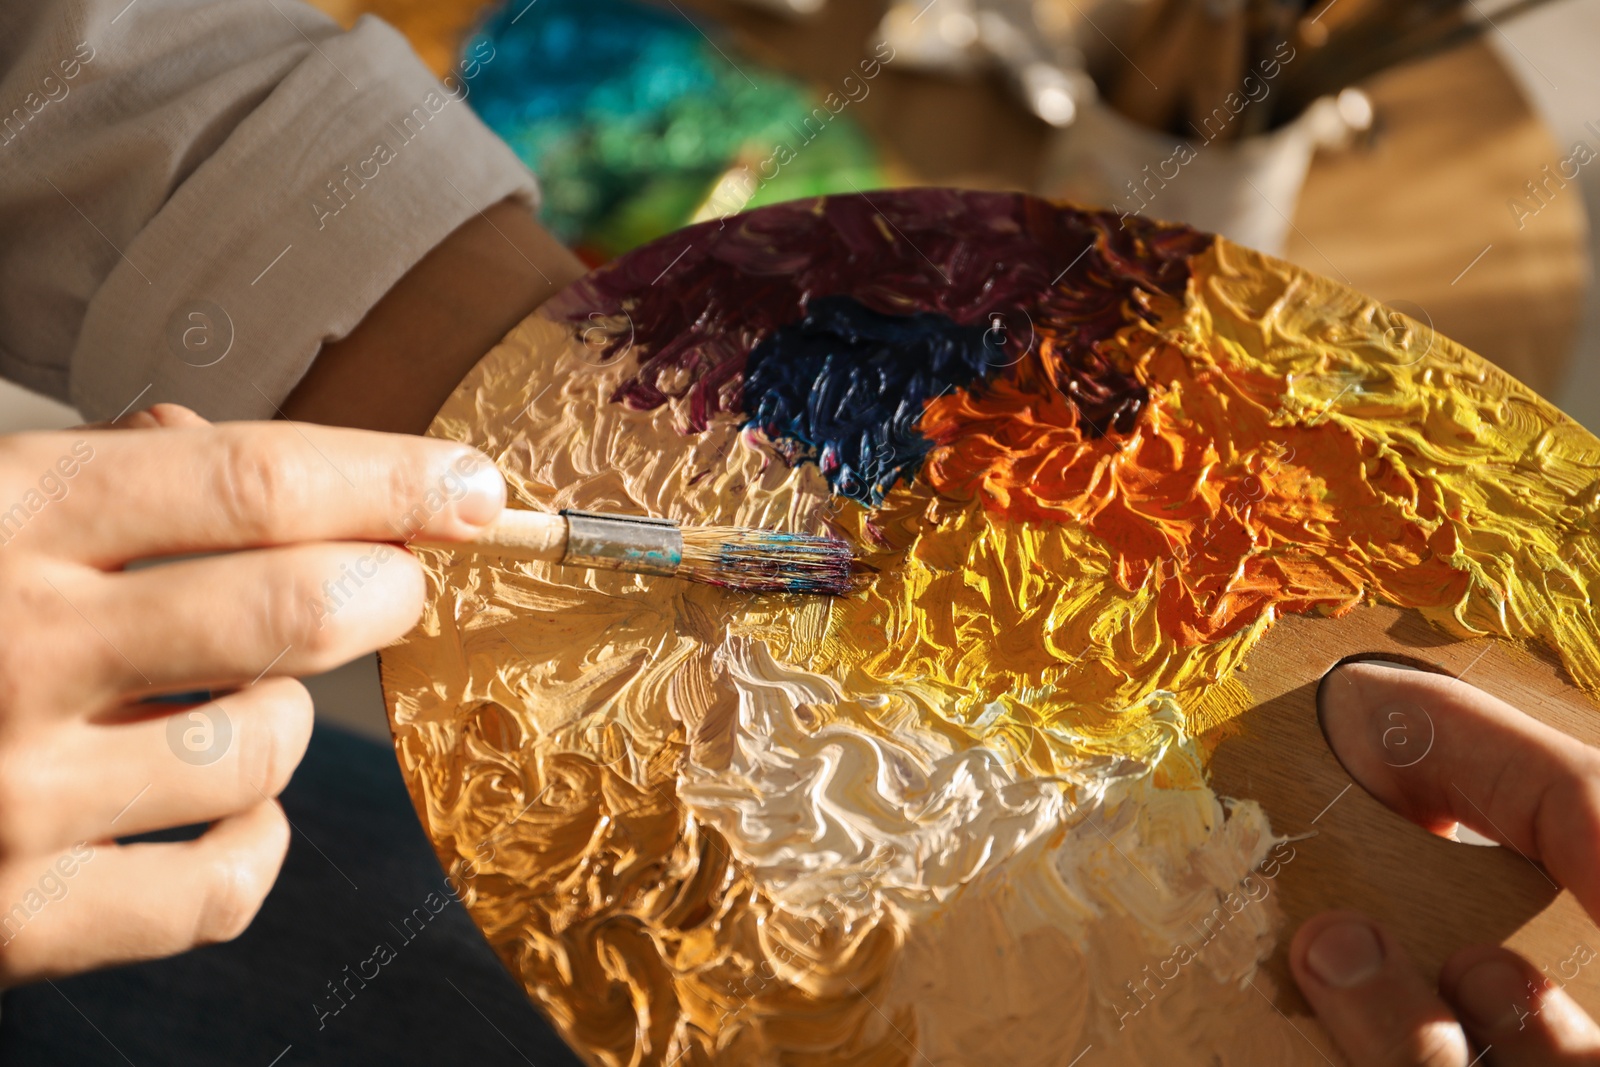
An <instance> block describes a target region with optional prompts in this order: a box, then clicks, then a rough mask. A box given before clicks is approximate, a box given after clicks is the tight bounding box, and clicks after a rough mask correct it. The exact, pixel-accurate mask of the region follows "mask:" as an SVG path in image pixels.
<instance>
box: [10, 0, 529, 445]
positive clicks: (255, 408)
mask: <svg viewBox="0 0 1600 1067" xmlns="http://www.w3.org/2000/svg"><path fill="white" fill-rule="evenodd" d="M485 51H487V50H485ZM493 60H494V57H493V54H492V52H489V53H488V54H487V56H481V55H480V56H478V57H474V58H472V59H471V60H469V61H468V62H466V63H464V64H462V66H461V67H460V68H459V69H458V70H456V71H455V72H453V74H452V75H451V76H449V77H447V78H446V79H445V81H444V83H443V84H441V83H440V81H439V80H437V79H436V78H434V77H433V75H432V74H431V73H430V72H429V71H428V70H427V69H426V68H425V67H424V66H423V65H422V63H421V61H420V60H418V59H417V57H416V55H415V54H414V53H413V52H412V51H411V49H410V47H409V46H408V45H407V44H406V42H405V40H404V39H403V38H402V37H401V36H400V34H398V33H397V32H395V31H394V30H393V29H392V28H390V27H389V26H387V25H385V24H384V23H382V22H379V21H377V20H376V19H372V18H364V19H362V20H361V22H360V23H359V24H357V25H356V27H355V28H354V29H352V30H350V31H349V32H344V31H342V30H340V29H339V27H338V26H337V25H335V24H334V23H333V22H332V21H330V20H329V19H327V18H326V17H325V16H323V15H321V14H319V13H317V12H316V11H314V10H313V9H311V8H310V7H308V6H306V5H305V4H303V3H297V2H295V0H209V2H204V0H202V2H194V0H187V2H179V0H132V2H129V0H5V3H3V4H0V375H4V376H5V377H7V378H10V379H12V380H13V381H16V382H18V383H20V384H22V385H25V386H28V387H29V388H32V389H35V390H37V391H39V392H43V393H46V394H49V395H51V396H55V397H57V398H60V399H65V400H68V401H69V402H70V403H72V404H75V405H76V406H77V407H78V408H79V410H80V411H82V413H83V414H84V416H85V417H86V418H90V419H98V418H109V417H113V416H116V415H117V414H118V413H120V412H122V411H124V410H126V409H128V408H131V407H133V406H134V405H136V404H137V405H138V406H140V407H144V406H147V405H149V404H152V403H155V402H158V401H174V402H177V403H181V404H186V405H188V406H189V407H192V408H194V409H195V410H196V411H198V412H200V413H201V414H203V415H205V416H207V417H208V418H212V419H237V418H270V417H271V416H272V415H273V414H274V412H275V411H276V409H277V406H278V405H279V404H280V403H281V402H282V401H283V398H284V397H285V396H287V395H288V393H289V391H290V390H291V389H292V388H293V387H294V385H295V383H296V382H298V381H299V380H300V378H301V376H302V375H304V374H305V372H306V369H307V368H308V367H309V366H310V365H311V362H312V360H313V359H314V358H315V357H316V354H317V352H318V349H319V347H320V346H321V345H322V344H323V343H324V342H327V341H331V340H336V339H338V338H340V337H343V336H344V335H346V334H347V333H349V332H350V330H351V329H353V328H354V327H355V325H356V324H357V323H358V322H360V320H361V318H362V317H363V316H364V315H365V314H366V312H367V310H368V309H369V308H371V307H372V305H373V304H374V303H376V302H377V300H378V299H379V298H380V297H381V296H382V295H383V294H384V293H385V292H386V291H387V290H388V289H389V287H390V286H392V285H393V284H394V283H395V281H397V280H398V279H399V278H400V277H401V275H403V274H404V273H405V272H406V271H407V270H408V269H409V268H410V267H411V266H412V265H413V264H415V263H416V262H417V261H418V260H419V259H420V258H421V257H422V256H423V255H424V254H425V253H426V252H427V251H428V250H429V249H431V248H433V247H434V246H435V245H436V244H438V243H439V242H440V241H441V240H442V239H443V238H444V237H445V236H446V235H448V234H449V233H450V232H451V231H452V230H454V229H455V228H456V227H458V226H460V225H461V224H462V223H463V222H465V221H467V220H468V219H470V218H471V217H472V216H473V215H474V214H475V213H476V212H478V211H481V210H482V209H484V208H486V207H488V206H490V205H491V204H494V203H496V202H498V201H500V200H503V199H505V198H506V197H508V196H512V197H518V198H521V199H522V200H524V201H527V202H529V203H530V204H531V203H532V202H533V200H534V198H535V195H536V193H535V185H534V181H533V177H532V175H530V174H529V173H528V171H527V169H526V168H525V167H523V165H522V164H521V163H520V162H519V161H518V160H517V158H516V157H515V155H514V154H513V153H512V152H511V151H510V149H508V148H507V147H506V146H505V144H504V143H503V142H501V141H500V140H499V139H498V138H496V137H495V136H494V135H493V134H492V133H490V132H489V130H488V129H487V128H486V127H485V126H484V125H483V124H482V123H481V122H480V121H479V120H478V118H477V117H476V116H475V115H474V114H473V113H472V112H471V110H470V109H469V108H468V106H467V105H466V104H465V103H464V102H463V98H464V97H465V96H466V95H467V94H468V93H469V92H470V88H471V80H470V79H471V78H472V77H474V76H476V74H477V73H478V71H479V70H481V68H482V66H483V65H484V64H485V63H488V62H493ZM447 86H448V88H447Z"/></svg>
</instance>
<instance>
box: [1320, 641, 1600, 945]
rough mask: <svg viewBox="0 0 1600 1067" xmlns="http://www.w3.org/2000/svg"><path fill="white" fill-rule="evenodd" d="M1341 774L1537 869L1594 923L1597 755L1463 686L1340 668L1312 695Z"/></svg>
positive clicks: (1412, 673) (1412, 814)
mask: <svg viewBox="0 0 1600 1067" xmlns="http://www.w3.org/2000/svg"><path fill="white" fill-rule="evenodd" d="M1317 708H1318V714H1319V717H1320V718H1321V720H1322V732H1323V734H1324V735H1325V736H1326V737H1327V739H1328V746H1329V747H1330V748H1331V749H1332V750H1333V753H1334V755H1335V756H1337V757H1338V759H1339V762H1340V763H1342V764H1344V767H1345V770H1347V771H1349V772H1350V776H1351V777H1352V778H1354V779H1355V780H1356V781H1357V782H1359V783H1361V785H1362V786H1363V787H1364V788H1365V789H1366V790H1367V791H1368V792H1369V793H1371V794H1372V795H1373V796H1375V797H1377V798H1378V799H1379V800H1381V801H1382V802H1383V803H1385V804H1387V805H1388V806H1389V807H1390V808H1392V809H1394V810H1395V811H1397V812H1399V813H1400V814H1401V815H1404V816H1406V817H1407V818H1408V819H1410V820H1412V821H1413V822H1415V823H1417V824H1419V825H1421V826H1422V827H1424V828H1425V829H1428V830H1430V831H1432V832H1434V833H1436V834H1441V835H1445V834H1449V833H1450V832H1451V831H1452V830H1454V828H1455V826H1456V824H1458V823H1459V824H1461V825H1464V826H1468V827H1470V828H1472V829H1473V830H1476V831H1477V832H1478V833H1480V834H1483V835H1484V836H1485V837H1488V838H1491V839H1493V840H1495V841H1498V842H1500V843H1501V844H1503V845H1505V846H1507V847H1509V848H1512V849H1515V850H1516V851H1517V852H1520V853H1521V854H1522V855H1524V856H1526V857H1528V858H1529V859H1532V860H1536V861H1538V862H1540V863H1543V864H1544V866H1545V867H1546V868H1547V869H1548V870H1549V871H1550V873H1551V874H1552V875H1553V876H1554V877H1555V878H1556V879H1557V880H1558V881H1559V882H1561V884H1562V885H1564V886H1566V887H1567V888H1568V889H1570V890H1571V891H1572V894H1573V895H1574V896H1575V897H1577V899H1578V901H1579V903H1581V904H1582V905H1583V906H1584V908H1585V909H1587V910H1588V912H1589V915H1590V917H1591V918H1597V919H1600V849H1597V848H1596V847H1595V846H1596V845H1597V844H1600V752H1597V751H1596V750H1595V749H1592V748H1590V747H1589V746H1588V745H1585V744H1583V743H1582V742H1581V741H1577V740H1574V739H1573V738H1571V737H1568V736H1567V735H1566V734H1564V733H1562V732H1561V731H1559V730H1556V729H1553V728H1552V727H1549V726H1546V725H1544V724H1543V723H1541V722H1539V721H1538V720H1537V719H1534V718H1532V717H1530V716H1528V715H1526V714H1524V713H1523V712H1521V711H1518V710H1517V709H1516V708H1514V707H1512V706H1511V705H1510V704H1507V703H1506V702H1505V701H1503V700H1499V699H1497V698H1495V697H1492V696H1490V695H1489V694H1487V693H1485V692H1483V691H1482V690H1479V689H1476V688H1474V687H1473V686H1470V685H1468V684H1467V683H1465V682H1462V681H1458V680H1456V679H1454V678H1451V677H1448V676H1446V675H1442V674H1432V673H1428V672H1425V671H1418V670H1412V669H1408V668H1404V667H1396V666H1394V665H1391V664H1384V663H1378V662H1370V661H1369V662H1357V663H1347V664H1343V665H1341V666H1339V667H1337V668H1335V669H1334V670H1332V671H1329V672H1328V674H1327V676H1326V677H1324V678H1323V680H1322V685H1321V687H1320V688H1319V689H1318V691H1317Z"/></svg>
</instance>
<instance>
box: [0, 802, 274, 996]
mask: <svg viewBox="0 0 1600 1067" xmlns="http://www.w3.org/2000/svg"><path fill="white" fill-rule="evenodd" d="M288 847H289V824H288V820H287V819H286V818H285V817H284V814H283V810H282V809H281V808H279V807H278V805H277V803H276V802H274V801H262V802H260V803H258V804H256V805H255V806H254V807H252V808H250V809H248V810H246V811H244V812H241V813H240V814H238V815H233V816H229V817H228V818H226V819H223V820H221V821H220V822H218V823H217V824H216V825H215V826H213V827H212V828H211V829H210V830H208V831H207V832H206V833H205V834H203V835H202V836H200V837H199V838H197V839H195V840H193V841H185V842H181V843H177V844H138V845H120V846H119V845H114V844H97V845H88V844H83V845H78V846H76V847H75V848H73V849H69V850H66V851H63V852H62V853H60V854H59V855H57V856H55V857H53V858H52V859H50V860H47V861H40V863H39V864H38V867H37V870H36V869H35V868H32V867H28V866H26V865H23V864H15V865H12V866H10V867H8V868H7V871H6V874H5V876H4V877H3V878H0V909H5V910H4V911H0V985H15V984H18V983H20V982H26V981H36V980H39V979H42V978H52V977H56V976H58V975H63V974H72V973H75V972H78V971H84V970H89V969H91V968H95V967H105V966H109V965H112V964H118V963H129V962H133V961H135V960H145V959H154V958H156V957H159V956H169V955H172V954H174V953H178V952H182V951H184V950H186V949H189V948H193V947H195V946H196V945H204V944H211V943H214V942H218V941H227V940H231V939H232V938H234V937H237V936H238V935H239V934H240V933H242V932H243V931H244V929H245V927H246V926H248V925H249V923H250V920H251V919H253V918H254V917H255V914H256V912H257V911H258V910H259V909H260V907H261V902H262V901H263V900H265V899H266V895H267V891H268V890H270V889H271V888H272V882H273V880H274V879H275V878H276V877H277V874H278V868H279V867H281V866H282V864H283V857H284V853H285V852H286V851H287V849H288Z"/></svg>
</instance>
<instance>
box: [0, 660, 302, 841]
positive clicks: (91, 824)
mask: <svg viewBox="0 0 1600 1067" xmlns="http://www.w3.org/2000/svg"><path fill="white" fill-rule="evenodd" d="M146 707H147V708H151V709H157V710H156V713H154V714H148V715H146V716H144V717H143V718H140V719H137V720H132V721H120V722H111V723H91V722H75V723H71V724H67V725H65V726H63V727H62V728H60V729H56V730H52V731H49V732H47V733H46V734H45V736H44V738H43V739H41V740H39V741H37V742H34V743H32V744H24V745H23V747H22V751H20V752H19V753H17V754H16V756H15V757H14V758H12V759H10V760H9V761H8V767H7V771H6V774H5V777H4V780H3V781H0V798H3V801H0V855H4V856H6V857H24V856H47V855H50V854H51V853H52V852H54V851H56V850H57V849H60V848H62V847H64V846H66V845H69V844H71V843H72V842H74V841H97V840H102V839H105V838H110V837H128V836H131V835H134V834H142V833H147V832H149V831H151V830H161V829H165V828H167V827H172V826H187V825H193V824H195V823H205V822H211V821H213V820H216V819H221V818H224V817H226V816H229V815H232V814H234V813H236V812H241V811H245V810H248V809H250V808H253V807H255V806H256V805H258V804H260V803H261V802H262V801H263V800H268V799H271V798H273V797H276V796H277V795H278V794H279V793H280V792H282V791H283V788H284V786H286V785H288V784H289V778H290V776H291V775H292V774H293V773H294V768H295V766H296V765H297V764H298V763H299V762H300V758H301V757H302V756H303V755H305V750H306V745H307V744H308V743H309V742H310V740H311V724H312V708H311V694H310V693H308V692H307V691H306V687H305V686H304V685H302V684H300V683H299V682H298V681H296V680H294V679H292V678H273V679H268V680H266V681H263V682H260V683H259V684H257V685H253V686H250V687H249V688H247V689H242V690H240V691H238V692H236V693H229V694H227V695H225V696H222V697H219V698H217V699H216V700H214V701H212V702H211V703H208V704H201V705H194V706H191V707H180V708H174V707H172V706H171V705H159V704H157V705H146Z"/></svg>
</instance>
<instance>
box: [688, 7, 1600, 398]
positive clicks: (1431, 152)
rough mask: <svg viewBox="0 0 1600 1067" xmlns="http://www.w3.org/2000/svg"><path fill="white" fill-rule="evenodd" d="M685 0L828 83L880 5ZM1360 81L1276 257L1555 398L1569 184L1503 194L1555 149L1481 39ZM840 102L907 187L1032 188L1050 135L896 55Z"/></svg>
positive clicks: (1578, 269)
mask: <svg viewBox="0 0 1600 1067" xmlns="http://www.w3.org/2000/svg"><path fill="white" fill-rule="evenodd" d="M682 6H683V7H684V8H685V9H686V10H696V11H700V12H703V13H705V14H707V15H710V16H712V17H714V18H715V19H717V20H718V21H720V22H722V23H724V24H725V25H728V26H730V27H732V28H733V29H734V30H735V32H736V33H737V35H738V39H739V40H740V41H741V43H743V44H744V46H745V47H746V49H747V50H748V51H750V52H751V53H753V54H755V55H756V56H758V57H759V58H761V59H763V60H765V61H766V62H768V63H770V64H772V65H773V66H775V67H778V68H780V69H783V70H787V71H789V72H791V73H793V74H795V75H798V76H800V77H802V78H804V79H806V80H807V81H809V82H811V83H812V84H813V85H815V86H817V87H818V88H819V89H820V90H822V91H824V92H825V91H827V90H828V89H829V88H831V87H836V86H838V85H839V83H840V82H841V81H842V80H843V78H844V77H845V76H846V75H848V74H850V73H851V72H852V70H853V68H854V65H855V63H856V62H857V61H858V59H859V57H860V56H861V55H863V54H865V53H866V51H868V50H867V49H866V48H865V47H864V42H866V41H867V40H868V38H869V37H870V36H871V35H872V34H873V33H874V32H875V29H876V27H877V24H878V21H879V19H880V18H881V17H882V14H883V9H884V5H883V3H882V2H881V0H833V2H832V3H829V4H828V5H827V6H826V8H824V10H823V13H822V14H821V15H820V16H818V17H816V18H814V19H811V20H807V21H801V22H789V21H785V20H783V19H779V18H775V17H772V16H770V15H767V14H765V13H762V12H759V11H755V10H752V9H751V8H749V7H746V6H744V5H742V4H739V3H735V2H733V0H682ZM1367 88H1368V91H1369V93H1370V95H1371V96H1372V98H1373V100H1374V102H1375V103H1376V105H1377V113H1378V128H1377V131H1376V136H1374V137H1373V139H1372V141H1371V143H1370V144H1369V145H1368V146H1366V147H1364V148H1356V149H1351V150H1347V151H1342V152H1336V153H1324V154H1323V155H1321V156H1319V158H1318V159H1317V161H1316V162H1315V163H1314V164H1313V167H1312V172H1311V176H1310V178H1309V180H1308V182H1307V185H1306V189H1305V195H1304V197H1303V199H1302V200H1301V203H1300V207H1299V210H1298V211H1297V212H1296V215H1295V230H1294V232H1293V233H1292V234H1291V237H1290V241H1289V246H1288V248H1287V251H1286V258H1288V259H1290V260H1292V261H1294V262H1296V263H1298V264H1300V265H1301V266H1304V267H1306V268H1307V269H1310V270H1314V271H1316V272H1318V273H1319V274H1325V275H1327V276H1329V277H1332V278H1337V279H1338V280H1340V281H1342V282H1345V283H1346V284H1348V285H1351V286H1353V287H1354V288H1356V289H1359V290H1361V291H1362V292H1365V293H1368V294H1369V295H1371V296H1374V297H1377V298H1378V299H1380V300H1382V301H1384V302H1386V303H1388V304H1390V305H1391V306H1393V307H1395V308H1397V309H1398V310H1400V311H1402V312H1404V313H1406V314H1408V315H1411V316H1413V317H1415V318H1418V319H1421V320H1422V321H1424V322H1431V324H1432V325H1433V327H1434V328H1435V329H1437V330H1439V331H1440V332H1442V333H1444V334H1445V335H1446V336H1449V337H1453V338H1454V339H1456V340H1458V341H1460V342H1461V343H1462V344H1464V345H1466V346H1467V347H1468V348H1471V349H1473V350H1474V351H1476V352H1478V353H1479V354H1480V355H1483V356H1485V357H1486V358H1488V359H1490V360H1492V361H1493V362H1495V363H1498V364H1499V365H1500V366H1502V367H1504V368H1506V369H1507V370H1509V371H1511V373H1513V374H1515V375H1516V376H1517V377H1518V378H1520V379H1522V380H1523V381H1524V382H1526V383H1527V384H1529V385H1531V386H1532V387H1533V388H1535V389H1537V390H1538V391H1539V392H1541V393H1543V394H1545V395H1546V396H1548V395H1550V394H1551V393H1553V392H1554V391H1555V388H1556V386H1557V384H1558V383H1559V382H1560V381H1561V379H1562V377H1563V375H1564V372H1565V369H1566V364H1567V360H1568V358H1569V355H1570V352H1571V347H1572V340H1573V336H1574V334H1575V332H1576V328H1577V322H1578V316H1579V313H1580V309H1581V301H1582V296H1583V292H1584V288H1585V286H1586V284H1587V280H1588V269H1589V266H1588V258H1587V253H1586V251H1585V249H1586V242H1587V231H1586V224H1585V220H1584V211H1583V206H1582V203H1581V200H1580V197H1579V194H1578V191H1577V188H1576V186H1569V188H1568V189H1566V190H1564V191H1563V192H1562V193H1561V194H1560V195H1557V196H1556V197H1555V198H1554V201H1553V202H1552V203H1551V204H1550V205H1549V206H1548V207H1546V208H1544V209H1543V210H1541V211H1540V212H1539V214H1538V215H1537V216H1535V217H1533V218H1528V219H1525V220H1524V221H1525V223H1526V225H1525V226H1524V227H1523V228H1522V229H1520V230H1519V229H1518V227H1517V223H1516V220H1515V218H1514V216H1513V214H1512V212H1511V211H1510V209H1509V208H1508V207H1507V204H1506V202H1507V200H1508V199H1509V198H1510V197H1512V196H1515V195H1517V194H1518V193H1520V192H1522V191H1523V183H1524V182H1526V181H1528V180H1530V179H1533V178H1537V177H1540V169H1541V168H1542V167H1543V166H1544V165H1545V164H1547V163H1548V164H1551V165H1552V166H1554V165H1555V164H1556V163H1557V162H1558V161H1559V160H1560V159H1562V158H1563V157H1564V155H1565V153H1561V152H1558V151H1557V149H1556V146H1555V144H1554V143H1553V142H1552V141H1551V139H1550V137H1549V135H1548V133H1546V132H1545V130H1544V127H1543V126H1542V125H1541V124H1540V122H1539V121H1538V119H1537V117H1536V116H1535V115H1534V114H1533V112H1532V111H1531V109H1530V108H1529V106H1528V104H1527V102H1526V101H1525V100H1523V98H1522V96H1521V94H1520V93H1519V91H1518V90H1517V88H1516V86H1515V84H1514V83H1513V82H1512V80H1511V77H1510V75H1509V74H1508V73H1507V72H1506V70H1505V67H1504V66H1503V65H1502V64H1501V63H1500V61H1499V59H1498V58H1497V57H1496V56H1495V55H1494V53H1493V52H1492V51H1491V50H1490V49H1489V48H1488V47H1487V46H1485V45H1481V44H1479V45H1473V46H1470V47H1466V48H1461V49H1458V50H1456V51H1455V52H1452V53H1449V54H1446V55H1443V56H1440V57H1437V58H1435V59H1432V60H1428V61H1425V62H1423V63H1419V64H1416V65H1414V66H1412V67H1409V68H1405V69H1402V70H1398V71H1393V72H1390V73H1389V74H1386V75H1384V76H1381V77H1379V78H1377V79H1375V80H1374V81H1373V82H1372V83H1371V84H1370V85H1369V86H1368V87H1367ZM849 113H850V114H852V115H854V116H855V117H856V118H857V119H858V120H860V121H861V123H862V124H863V125H865V126H866V127H867V129H868V130H870V131H871V132H872V133H873V134H874V135H875V136H876V137H877V138H878V139H879V141H880V142H881V143H882V144H884V145H885V146H886V147H887V149H888V151H889V152H890V154H891V157H892V159H893V160H894V161H895V162H896V163H898V164H899V165H900V167H901V168H902V170H903V172H904V176H905V181H906V184H948V185H965V186H970V187H976V188H996V189H1018V190H1026V191H1033V189H1034V187H1035V182H1036V177H1037V175H1038V172H1039V169H1040V164H1041V162H1042V160H1043V156H1044V152H1045V147H1046V144H1047V142H1048V139H1049V137H1050V135H1051V133H1052V131H1051V129H1050V127H1048V126H1046V125H1045V124H1044V123H1043V122H1041V121H1039V120H1037V119H1035V118H1033V117H1032V116H1031V115H1029V114H1028V113H1027V112H1026V111H1025V110H1024V109H1023V108H1022V106H1021V105H1020V104H1018V103H1017V102H1016V101H1015V100H1014V99H1013V98H1012V96H1011V95H1010V93H1009V92H1008V91H1007V90H1006V89H1005V87H1004V86H1003V85H1001V84H1000V82H999V80H998V79H997V78H990V77H978V78H972V79H969V80H966V81H962V80H956V79H945V78H934V77H929V76H925V75H920V74H914V73H910V72H908V71H906V70H903V69H897V68H896V67H894V66H893V65H891V66H889V67H888V68H887V69H886V70H885V71H884V73H883V74H882V75H881V76H879V77H878V78H877V79H876V80H875V81H874V82H873V83H872V92H871V95H869V96H868V97H867V98H866V99H865V100H863V101H862V102H861V103H859V104H853V105H851V109H850V112H849ZM1480 254H1481V255H1482V258H1481V259H1479V258H1477V257H1478V256H1479V255H1480ZM1469 268H1470V269H1469Z"/></svg>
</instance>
